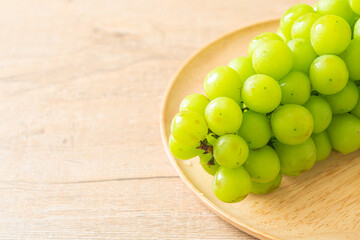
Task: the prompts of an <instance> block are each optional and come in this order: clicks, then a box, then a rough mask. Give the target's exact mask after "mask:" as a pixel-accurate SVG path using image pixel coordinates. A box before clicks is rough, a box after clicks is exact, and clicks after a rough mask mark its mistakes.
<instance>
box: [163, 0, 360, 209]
mask: <svg viewBox="0 0 360 240" xmlns="http://www.w3.org/2000/svg"><path fill="white" fill-rule="evenodd" d="M359 15H360V0H320V1H318V2H317V3H316V4H315V5H314V6H313V7H311V6H309V5H306V4H297V5H294V6H292V7H291V8H289V9H288V10H287V11H286V12H285V14H284V15H283V16H282V18H281V21H280V27H279V30H278V31H277V33H271V32H266V33H263V34H260V35H259V36H257V37H255V38H254V39H253V40H252V41H251V42H250V44H249V47H248V56H242V57H238V58H235V59H233V60H232V61H230V62H229V63H228V65H227V66H219V67H217V68H215V69H213V70H212V71H211V72H209V73H208V75H207V76H206V77H205V81H204V92H205V94H206V96H205V95H202V94H191V95H189V96H187V97H185V98H184V99H183V100H182V102H181V104H180V108H179V112H178V113H177V114H176V115H175V117H174V118H173V120H172V123H171V136H170V139H169V147H170V150H171V152H172V154H173V155H174V156H175V157H176V158H178V159H183V160H186V159H191V158H194V157H197V156H198V157H199V158H200V164H201V166H202V168H203V169H204V170H205V171H206V172H207V173H209V174H211V175H213V176H214V178H213V183H212V188H213V192H214V194H215V195H216V197H217V198H218V199H220V200H221V201H223V202H228V203H233V202H239V201H241V200H243V199H244V198H245V197H246V196H247V195H248V194H250V193H253V194H266V193H270V192H272V191H274V190H275V189H277V188H278V187H279V186H280V184H281V181H282V176H283V175H286V176H298V175H299V174H301V173H303V172H305V171H309V170H310V169H311V168H312V167H313V166H314V164H315V163H316V162H317V161H322V160H324V159H326V158H327V157H328V156H329V155H330V153H331V151H332V150H335V151H338V152H341V153H343V154H348V153H350V152H353V151H356V150H357V149H359V148H360V98H359V92H360V19H359Z"/></svg>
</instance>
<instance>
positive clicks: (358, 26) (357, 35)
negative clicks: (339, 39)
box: [354, 18, 360, 40]
mask: <svg viewBox="0 0 360 240" xmlns="http://www.w3.org/2000/svg"><path fill="white" fill-rule="evenodd" d="M354 39H359V40H360V18H359V20H357V21H356V23H355V26H354Z"/></svg>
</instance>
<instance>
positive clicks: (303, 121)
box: [270, 104, 314, 145]
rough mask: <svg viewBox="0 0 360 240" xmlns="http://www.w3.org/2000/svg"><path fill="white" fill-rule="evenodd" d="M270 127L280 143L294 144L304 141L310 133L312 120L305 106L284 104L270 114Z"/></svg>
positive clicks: (312, 125) (312, 126)
mask: <svg viewBox="0 0 360 240" xmlns="http://www.w3.org/2000/svg"><path fill="white" fill-rule="evenodd" d="M270 123H271V128H272V130H273V133H274V136H275V138H276V139H277V140H279V141H280V142H281V143H284V144H288V145H296V144H300V143H303V142H305V141H306V140H307V139H308V138H309V137H310V136H311V134H312V131H313V128H314V120H313V117H312V115H311V113H310V112H309V110H307V109H306V108H305V107H303V106H300V105H296V104H285V105H282V106H280V107H278V108H277V109H276V110H275V111H274V112H273V113H272V114H271V120H270Z"/></svg>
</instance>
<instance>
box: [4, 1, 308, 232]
mask: <svg viewBox="0 0 360 240" xmlns="http://www.w3.org/2000/svg"><path fill="white" fill-rule="evenodd" d="M298 2H300V0H276V1H271V2H270V1H267V0H254V1H251V2H249V1H245V0H241V1H236V0H224V1H206V0H198V1H190V0H174V1H166V0H154V1H145V0H132V1H125V0H120V1H117V0H87V1H84V0H68V1H65V0H52V1H51V0H50V1H48V0H32V1H24V0H13V1H0V39H1V41H0V103H1V104H0V116H1V124H0V189H1V195H0V210H1V211H0V239H49V238H51V239H80V238H94V239H114V238H118V239H160V238H163V239H166V238H168V239H176V238H179V239H199V238H201V239H233V238H240V239H253V238H252V237H250V236H248V235H246V234H244V233H242V232H241V231H238V230H237V229H236V228H234V227H232V226H230V225H229V224H227V223H225V222H224V221H223V220H221V219H220V218H219V217H217V216H216V215H215V214H213V213H211V212H210V211H209V210H208V209H207V208H206V207H205V206H203V204H202V203H201V202H200V201H199V200H197V199H196V197H195V196H194V195H193V193H192V192H191V191H189V190H188V189H187V187H186V186H185V185H184V184H183V183H181V181H180V180H179V178H178V177H177V174H176V172H175V171H174V169H173V168H172V166H171V165H170V163H169V161H168V159H167V157H166V155H165V151H164V150H163V147H162V144H161V138H160V131H159V128H158V123H159V112H160V106H161V101H162V99H163V95H164V93H165V89H166V87H167V85H168V83H169V80H170V78H171V76H172V75H173V74H174V72H175V71H176V69H177V68H178V67H179V66H180V65H181V63H182V62H183V61H184V60H185V59H186V58H187V57H189V56H190V54H191V53H192V52H194V51H195V50H196V49H198V48H200V47H201V46H203V45H205V44H206V43H208V42H210V41H211V40H213V39H215V38H217V37H218V36H220V35H222V34H224V33H226V32H229V31H232V30H234V29H237V28H240V27H243V26H247V25H251V24H253V23H255V22H259V21H263V20H267V19H273V18H275V17H278V16H280V15H281V13H282V12H284V11H285V10H286V8H288V7H289V6H290V5H292V4H294V3H298ZM301 2H305V3H313V2H314V1H310V0H304V1H301Z"/></svg>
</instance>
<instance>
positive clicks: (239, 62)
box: [228, 57, 255, 82]
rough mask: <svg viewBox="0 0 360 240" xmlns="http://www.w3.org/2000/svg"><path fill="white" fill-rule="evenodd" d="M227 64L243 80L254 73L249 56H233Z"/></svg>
mask: <svg viewBox="0 0 360 240" xmlns="http://www.w3.org/2000/svg"><path fill="white" fill-rule="evenodd" d="M228 66H229V67H231V68H232V69H234V70H235V71H236V72H237V73H238V74H239V76H240V78H241V80H242V81H243V82H245V80H246V79H247V78H248V77H250V76H251V75H254V74H255V70H254V68H253V66H252V61H251V58H249V57H238V58H235V59H233V60H231V61H230V62H229V64H228Z"/></svg>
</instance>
